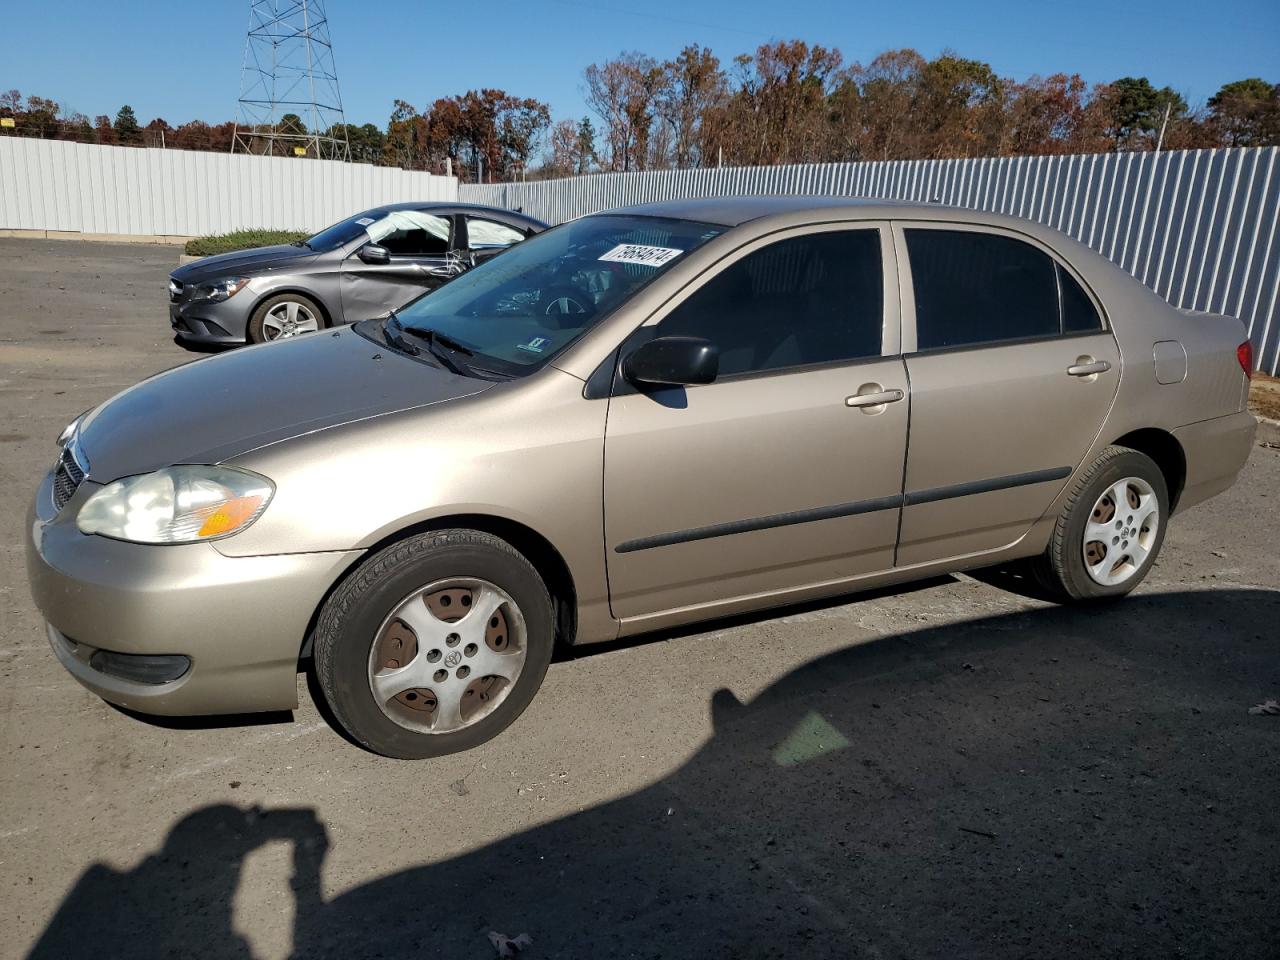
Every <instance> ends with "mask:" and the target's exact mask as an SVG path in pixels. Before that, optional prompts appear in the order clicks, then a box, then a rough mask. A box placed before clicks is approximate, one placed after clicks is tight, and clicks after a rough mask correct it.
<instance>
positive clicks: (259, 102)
mask: <svg viewBox="0 0 1280 960" xmlns="http://www.w3.org/2000/svg"><path fill="white" fill-rule="evenodd" d="M286 117H287V118H288V119H287V120H286V119H285V118H286ZM295 118H296V119H295ZM231 152H232V153H254V154H259V155H262V156H299V157H304V156H305V157H317V158H319V159H321V160H350V159H351V148H350V146H348V144H347V131H346V123H345V120H344V118H343V115H342V94H341V93H339V92H338V73H337V68H336V67H335V66H334V63H333V44H332V42H331V41H330V40H329V18H328V17H326V16H325V12H324V0H249V32H248V35H247V36H246V37H245V42H244V66H243V67H242V68H241V70H240V108H239V111H238V113H237V116H236V128H235V135H234V136H233V137H232V140H231Z"/></svg>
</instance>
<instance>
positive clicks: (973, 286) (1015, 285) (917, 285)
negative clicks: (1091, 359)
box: [905, 229, 1092, 350]
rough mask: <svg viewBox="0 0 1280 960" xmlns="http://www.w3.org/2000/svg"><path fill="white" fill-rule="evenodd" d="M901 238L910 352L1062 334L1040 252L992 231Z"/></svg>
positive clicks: (1051, 276)
mask: <svg viewBox="0 0 1280 960" xmlns="http://www.w3.org/2000/svg"><path fill="white" fill-rule="evenodd" d="M905 233H906V238H907V253H908V255H909V256H910V258H911V279H912V283H913V286H914V289H915V298H916V349H918V350H935V349H939V348H945V347H961V346H970V345H974V344H983V343H997V342H1000V341H1005V340H1027V339H1031V338H1036V337H1049V336H1056V335H1058V334H1060V333H1061V332H1062V330H1063V323H1062V311H1061V306H1060V303H1059V297H1058V279H1057V273H1056V271H1057V265H1056V264H1055V263H1054V261H1053V260H1052V259H1050V258H1049V256H1048V255H1047V254H1045V253H1044V252H1042V251H1040V250H1037V249H1036V248H1035V247H1033V246H1031V245H1030V244H1028V243H1024V242H1022V241H1021V240H1015V239H1014V238H1012V237H1006V236H1001V235H998V234H991V233H977V232H974V231H969V230H919V229H916V230H913V229H907V230H906V231H905ZM1090 306H1091V308H1092V305H1090Z"/></svg>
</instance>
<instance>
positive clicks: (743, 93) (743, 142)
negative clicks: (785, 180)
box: [704, 40, 841, 164]
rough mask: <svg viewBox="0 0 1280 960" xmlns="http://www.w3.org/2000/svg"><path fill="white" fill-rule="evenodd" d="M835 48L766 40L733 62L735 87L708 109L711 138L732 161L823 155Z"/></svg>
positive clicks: (788, 159)
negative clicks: (718, 102)
mask: <svg viewBox="0 0 1280 960" xmlns="http://www.w3.org/2000/svg"><path fill="white" fill-rule="evenodd" d="M840 61H841V57H840V51H838V50H828V49H827V48H825V47H821V46H817V45H815V46H812V47H811V46H809V45H808V44H807V43H805V42H804V41H803V40H785V41H779V42H776V43H766V44H763V45H762V46H760V47H759V48H758V49H757V50H756V52H755V53H754V54H752V55H747V54H743V55H742V56H739V57H737V58H736V59H735V60H734V64H735V72H736V77H735V83H736V89H735V90H734V92H733V93H732V94H731V95H730V96H729V97H728V98H727V99H726V100H725V102H724V104H723V105H722V106H719V107H712V108H710V109H709V110H708V111H707V118H706V121H704V122H707V123H708V124H709V127H710V130H709V133H710V134H711V135H712V136H711V138H710V139H712V140H714V141H718V143H719V145H720V146H723V149H724V152H725V156H726V157H727V158H729V159H730V160H731V162H733V163H735V164H769V163H809V162H814V161H819V160H823V159H826V156H827V151H826V149H825V146H826V139H827V132H828V131H827V109H828V105H827V100H828V97H829V96H830V94H831V93H832V90H833V88H834V86H835V83H836V82H837V79H838V74H839V70H840Z"/></svg>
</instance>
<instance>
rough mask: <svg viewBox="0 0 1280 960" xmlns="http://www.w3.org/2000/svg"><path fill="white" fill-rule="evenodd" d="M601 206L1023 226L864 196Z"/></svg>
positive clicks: (711, 215) (739, 220) (688, 214)
mask: <svg viewBox="0 0 1280 960" xmlns="http://www.w3.org/2000/svg"><path fill="white" fill-rule="evenodd" d="M604 212H607V213H610V214H626V215H631V216H642V217H669V218H671V219H674V220H696V221H699V222H702V223H715V224H719V225H721V226H726V227H736V226H740V225H741V224H744V223H749V222H750V221H752V220H760V219H762V218H764V217H771V216H779V215H783V214H813V215H815V216H821V215H824V214H827V215H829V214H831V213H832V212H838V213H848V214H854V215H856V216H857V217H858V218H861V219H867V220H901V219H919V220H956V221H960V220H963V221H965V222H968V223H975V222H976V223H990V224H993V225H1001V226H1008V225H1011V224H1018V225H1020V226H1022V227H1024V228H1025V226H1026V221H1025V220H1020V219H1019V218H1016V217H1011V216H1007V215H1005V214H1000V213H990V212H987V211H984V210H974V209H972V208H970V207H951V206H946V205H944V204H940V203H921V202H918V201H907V200H879V199H870V198H866V197H829V196H803V195H799V196H796V195H785V196H783V195H777V194H774V195H758V196H733V197H702V198H699V199H691V200H663V201H659V202H656V203H640V204H634V205H632V206H627V207H618V208H615V209H613V210H609V211H604Z"/></svg>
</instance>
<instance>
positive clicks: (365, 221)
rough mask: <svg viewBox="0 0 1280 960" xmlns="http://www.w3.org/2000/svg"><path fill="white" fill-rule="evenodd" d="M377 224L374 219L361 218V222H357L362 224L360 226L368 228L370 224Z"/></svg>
mask: <svg viewBox="0 0 1280 960" xmlns="http://www.w3.org/2000/svg"><path fill="white" fill-rule="evenodd" d="M375 222H376V221H375V220H374V219H373V217H361V218H360V219H359V220H357V221H356V223H358V224H360V226H362V227H367V226H368V225H369V224H371V223H375Z"/></svg>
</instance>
